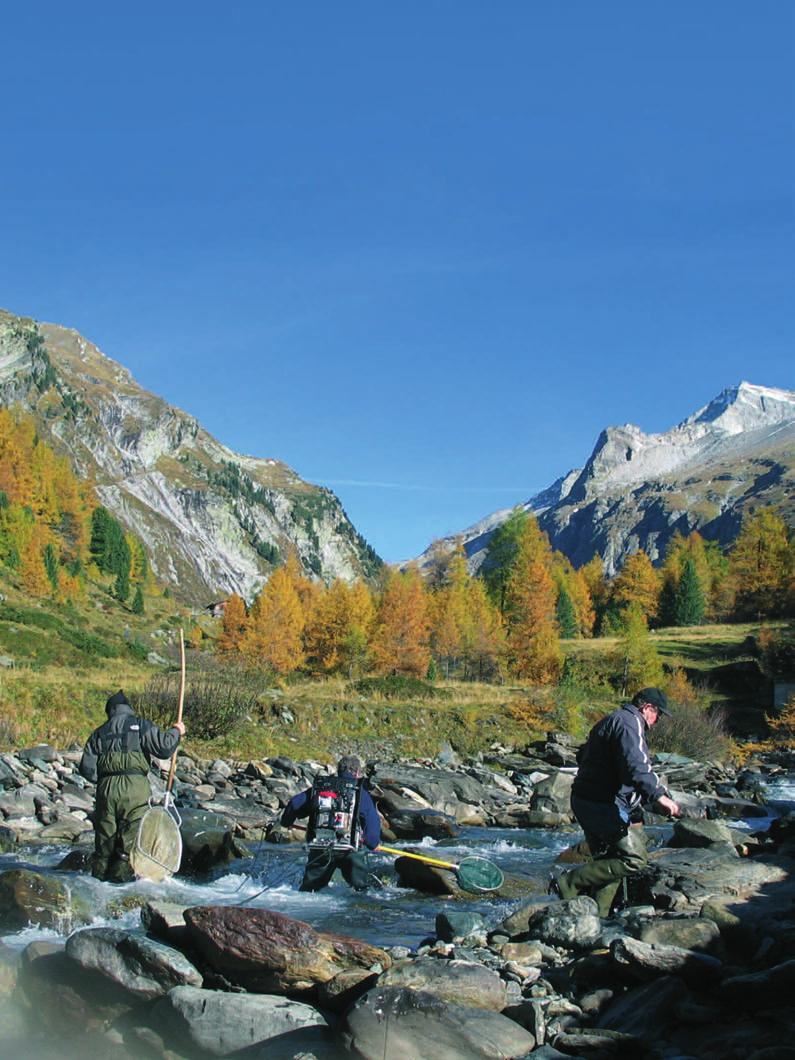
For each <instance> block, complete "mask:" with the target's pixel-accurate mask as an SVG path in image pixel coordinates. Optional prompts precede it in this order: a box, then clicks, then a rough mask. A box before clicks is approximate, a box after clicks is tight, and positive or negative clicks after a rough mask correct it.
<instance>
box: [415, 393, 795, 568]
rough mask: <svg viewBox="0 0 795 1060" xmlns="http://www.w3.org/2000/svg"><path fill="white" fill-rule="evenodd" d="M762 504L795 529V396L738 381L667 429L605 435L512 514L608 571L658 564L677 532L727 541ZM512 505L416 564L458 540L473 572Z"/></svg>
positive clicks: (572, 555) (573, 556)
mask: <svg viewBox="0 0 795 1060" xmlns="http://www.w3.org/2000/svg"><path fill="white" fill-rule="evenodd" d="M757 470H758V473H757ZM762 503H777V504H779V505H781V507H782V509H783V514H784V515H785V517H786V518H787V519H788V521H789V522H790V525H795V391H791V390H783V389H780V388H774V387H763V386H758V385H756V384H753V383H748V382H741V383H738V384H736V385H735V386H732V387H727V388H726V389H725V390H723V391H721V393H720V394H719V395H717V397H715V398H713V399H712V401H710V402H708V403H707V404H706V405H705V406H703V407H702V408H700V409H697V410H696V411H695V412H694V413H692V414H691V415H690V416H688V417H687V418H686V419H684V420H682V421H681V422H680V423H679V424H677V425H676V426H675V427H672V428H671V429H670V430H668V431H665V432H659V433H651V434H647V433H646V432H644V431H643V430H642V429H641V428H640V427H637V426H636V425H634V424H631V423H627V424H624V425H623V426H617V427H616V426H611V427H607V428H605V429H604V430H602V431H601V432H600V434H599V436H598V438H597V440H596V443H595V445H594V448H593V450H592V452H591V454H590V456H589V458H588V460H587V461H586V462H585V464H584V465H583V466H582V467H581V468H574V469H572V470H571V471H568V472H567V473H566V474H565V475H562V476H561V477H560V478H558V479H556V480H555V482H554V483H553V484H552V485H551V486H549V487H548V488H547V489H545V490H541V491H540V492H538V493H536V494H534V495H533V496H531V497H530V498H529V499H528V500H527V501H525V502H523V503H520V504H519V505H517V506H516V508H520V509H522V510H524V511H527V512H532V513H533V514H534V515H535V516H536V517H537V518H538V520H539V524H540V525H541V527H542V529H543V530H544V531H545V532H546V533H547V534H548V535H549V537H550V541H551V543H552V546H553V547H554V548H557V549H560V551H562V552H564V553H565V554H566V555H567V556H568V557H569V559H570V560H571V561H572V562H573V563H575V565H577V566H580V565H581V564H583V563H586V562H587V561H588V560H589V559H590V558H591V557H592V556H593V555H594V554H596V553H599V554H600V555H601V556H602V558H603V560H604V562H605V568H606V571H607V573H608V574H614V573H615V572H616V570H617V569H618V568H619V567H620V566H621V564H622V563H623V561H624V559H626V557H627V556H628V555H629V554H631V553H632V552H635V551H637V550H638V549H639V548H643V549H644V550H645V551H647V552H648V553H649V555H650V557H651V558H652V560H655V561H659V560H660V559H661V558H662V556H663V554H664V550H665V546H666V544H667V542H668V541H669V540H670V538H671V537H672V536H673V534H674V533H675V532H677V531H679V532H681V533H684V534H687V533H690V532H691V531H692V530H696V529H697V530H699V531H700V532H701V533H702V534H704V536H707V537H711V538H713V539H715V540H718V541H719V542H720V543H721V544H728V543H729V541H731V540H732V539H733V537H734V536H735V535H736V533H737V530H738V529H739V525H740V521H741V519H742V514H743V512H744V511H745V510H746V509H749V508H753V507H754V506H755V505H758V504H762ZM516 508H508V509H503V510H501V511H499V512H493V513H491V514H490V515H487V516H485V517H484V518H483V519H481V520H479V521H478V522H476V523H473V524H472V525H471V526H470V527H468V528H467V529H465V530H463V531H462V532H461V533H460V534H451V535H447V536H446V537H444V538H442V539H441V542H435V543H434V544H432V545H431V546H429V547H428V549H426V550H425V552H423V553H422V555H421V556H419V557H418V558H417V559H416V560H414V561H412V562H414V563H416V564H418V565H419V567H420V569H424V568H425V567H427V566H428V565H429V564H430V562H431V556H432V552H433V551H435V550H438V548H439V547H440V545H441V547H442V548H446V549H448V550H449V549H452V548H453V547H454V545H455V542H456V541H457V540H459V539H461V538H462V539H463V543H464V550H465V552H466V555H467V558H468V562H469V567H470V570H471V571H473V572H474V571H477V570H478V569H479V568H480V566H481V564H482V563H483V561H484V559H485V554H486V549H487V548H488V543H489V541H490V539H491V536H492V535H493V533H494V531H495V530H496V529H497V528H498V527H499V526H500V525H502V523H503V522H505V520H506V519H507V518H508V516H509V515H510V514H511V512H512V511H514V510H516Z"/></svg>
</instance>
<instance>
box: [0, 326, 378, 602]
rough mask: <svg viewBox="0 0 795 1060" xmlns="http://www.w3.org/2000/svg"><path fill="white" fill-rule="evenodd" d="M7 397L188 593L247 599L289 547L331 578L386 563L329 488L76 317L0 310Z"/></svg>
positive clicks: (1, 370)
mask: <svg viewBox="0 0 795 1060" xmlns="http://www.w3.org/2000/svg"><path fill="white" fill-rule="evenodd" d="M0 401H2V403H3V404H6V405H11V404H15V405H19V406H21V407H22V408H24V409H25V410H27V411H28V412H30V413H31V414H32V415H33V416H34V417H35V418H36V422H37V424H38V427H39V430H40V432H41V434H42V436H43V437H45V438H46V439H47V441H48V442H49V443H50V444H52V445H53V446H54V447H55V448H56V449H57V450H58V451H60V452H65V453H67V454H68V456H69V457H70V460H71V462H72V464H73V466H74V467H75V469H76V470H77V471H78V473H79V474H80V475H82V476H83V477H85V478H88V479H90V480H91V481H92V482H93V483H94V486H95V490H96V493H97V495H98V497H99V499H100V501H101V502H102V504H104V505H105V506H106V507H107V508H108V509H109V510H110V511H111V512H112V513H113V514H114V515H115V516H116V518H117V519H118V520H119V521H120V522H121V523H122V525H123V526H124V527H125V528H127V529H128V530H130V531H132V532H133V533H135V534H137V535H138V537H140V538H141V540H143V541H144V542H145V543H146V545H147V547H148V549H149V550H150V558H151V562H152V568H153V570H154V571H155V574H156V575H157V576H158V578H159V579H160V580H161V581H163V582H165V583H168V584H171V585H172V586H173V587H174V588H175V590H176V592H177V593H178V595H179V596H180V597H181V598H182V599H185V600H187V601H190V602H193V603H207V602H208V601H210V600H214V599H217V598H218V596H220V595H226V594H228V593H229V592H237V593H239V594H240V595H242V596H244V597H246V598H247V599H251V597H252V596H253V595H254V594H255V593H256V592H257V591H258V589H259V588H260V587H261V586H262V584H263V582H264V581H265V580H266V579H267V577H268V576H269V574H270V572H271V571H272V570H273V567H274V566H275V565H276V564H277V563H279V562H280V561H281V560H283V559H284V558H285V557H286V555H288V554H289V553H293V554H295V555H296V556H297V558H298V560H299V562H300V563H301V564H302V566H303V567H304V569H305V571H306V572H307V573H308V574H311V575H312V576H314V577H318V578H324V579H329V580H330V579H332V578H336V577H339V578H343V579H345V580H353V579H354V578H357V577H360V576H362V575H364V576H370V575H372V574H373V573H374V572H375V570H377V569H378V567H379V566H380V560H379V559H378V557H377V556H376V554H375V552H374V551H373V550H372V549H371V548H370V546H369V545H367V543H366V541H364V539H363V538H362V537H361V536H360V535H359V534H358V533H357V531H356V530H355V528H354V527H353V526H352V525H351V523H350V521H349V519H348V517H347V515H346V514H345V512H344V511H343V509H342V507H341V505H340V503H339V501H338V500H337V498H336V497H335V496H334V494H333V493H332V492H331V491H330V490H327V489H324V488H321V487H318V486H313V485H312V484H310V483H308V482H304V481H303V480H302V479H301V478H300V476H299V475H298V474H296V472H295V471H293V469H292V468H290V467H288V466H287V465H286V464H284V463H282V462H281V461H279V460H274V459H270V458H257V457H251V456H243V455H241V454H238V453H235V452H234V451H233V450H231V449H229V448H227V447H226V446H225V445H223V444H222V443H221V442H219V441H217V440H216V439H215V438H213V437H212V435H210V434H209V433H208V432H207V431H206V430H205V429H204V428H203V427H202V426H201V424H200V423H199V422H198V421H197V420H196V419H195V417H193V416H191V415H189V414H188V413H185V412H183V411H182V410H181V409H178V408H175V407H174V406H173V405H169V404H168V403H167V402H166V401H164V400H163V399H162V398H160V397H158V396H157V395H155V394H151V393H149V392H148V391H146V390H144V389H143V388H142V387H140V386H139V385H138V384H137V383H136V382H135V380H134V379H133V377H132V375H131V374H130V373H129V371H127V369H126V368H124V367H123V366H122V365H120V364H119V363H118V362H116V361H114V360H113V359H112V358H110V357H108V356H106V355H105V354H104V353H102V351H101V350H99V349H98V348H97V347H96V346H94V345H93V344H92V343H90V342H88V341H87V340H86V339H85V338H84V337H83V336H82V335H80V334H79V333H78V332H77V331H74V330H73V329H71V328H63V327H60V326H58V325H54V324H43V325H41V327H37V325H36V324H35V323H34V322H33V321H32V320H28V319H26V318H21V317H16V316H14V315H13V314H11V313H8V312H5V311H3V310H0Z"/></svg>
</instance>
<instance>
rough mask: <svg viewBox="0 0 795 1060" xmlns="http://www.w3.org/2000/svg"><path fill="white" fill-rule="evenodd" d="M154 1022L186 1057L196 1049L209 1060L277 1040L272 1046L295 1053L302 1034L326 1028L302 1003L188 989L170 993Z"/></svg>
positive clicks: (313, 1010)
mask: <svg viewBox="0 0 795 1060" xmlns="http://www.w3.org/2000/svg"><path fill="white" fill-rule="evenodd" d="M157 1020H158V1022H159V1023H160V1024H161V1025H162V1026H164V1027H167V1028H168V1030H169V1033H170V1036H173V1037H174V1038H176V1039H177V1041H178V1046H179V1047H180V1048H182V1049H184V1050H185V1051H186V1052H188V1054H189V1055H191V1054H192V1051H193V1050H195V1049H197V1048H198V1049H202V1050H204V1052H205V1053H209V1054H210V1055H211V1056H230V1055H231V1054H233V1053H237V1052H240V1051H241V1050H243V1049H250V1048H251V1047H253V1046H256V1045H261V1044H263V1043H265V1044H267V1043H268V1042H270V1041H271V1039H278V1042H275V1043H274V1045H280V1046H284V1045H286V1044H288V1043H287V1041H286V1039H288V1038H289V1039H291V1041H290V1044H291V1045H292V1047H293V1050H294V1052H295V1051H298V1050H299V1049H300V1045H301V1032H302V1031H303V1030H304V1029H305V1028H308V1027H322V1028H326V1027H327V1026H328V1021H327V1019H326V1018H325V1016H323V1015H322V1014H321V1013H320V1012H318V1011H317V1009H315V1008H312V1007H311V1005H306V1004H304V1003H303V1002H301V1001H290V1000H288V999H287V998H284V997H276V996H273V995H270V994H232V993H227V992H225V991H220V990H199V989H197V988H196V987H193V986H177V987H174V989H173V990H170V991H169V992H168V994H167V995H166V997H165V998H164V999H163V1000H162V1001H161V1002H160V1004H159V1006H158V1009H157ZM294 1052H291V1053H290V1054H289V1055H291V1056H292V1055H294ZM263 1055H268V1056H271V1055H272V1054H271V1053H270V1052H266V1053H264V1054H263Z"/></svg>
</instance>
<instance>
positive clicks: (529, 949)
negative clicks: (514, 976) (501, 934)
mask: <svg viewBox="0 0 795 1060" xmlns="http://www.w3.org/2000/svg"><path fill="white" fill-rule="evenodd" d="M500 956H501V957H502V959H503V960H505V961H515V962H516V963H517V964H520V965H521V966H522V967H524V968H527V967H529V966H532V965H537V964H541V963H542V961H543V960H544V954H543V953H542V952H541V949H540V947H539V946H538V945H536V943H535V942H506V943H505V945H504V946H503V947H502V949H501V950H500Z"/></svg>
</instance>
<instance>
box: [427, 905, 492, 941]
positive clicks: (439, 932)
mask: <svg viewBox="0 0 795 1060" xmlns="http://www.w3.org/2000/svg"><path fill="white" fill-rule="evenodd" d="M485 930H486V921H485V920H484V919H483V917H482V916H481V915H480V913H462V912H458V911H456V910H452V909H451V910H445V911H444V912H442V913H437V914H436V937H437V938H438V939H441V940H442V942H455V941H459V942H460V941H461V940H463V939H466V938H468V937H469V936H470V935H482V934H483V933H484V932H485Z"/></svg>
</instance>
